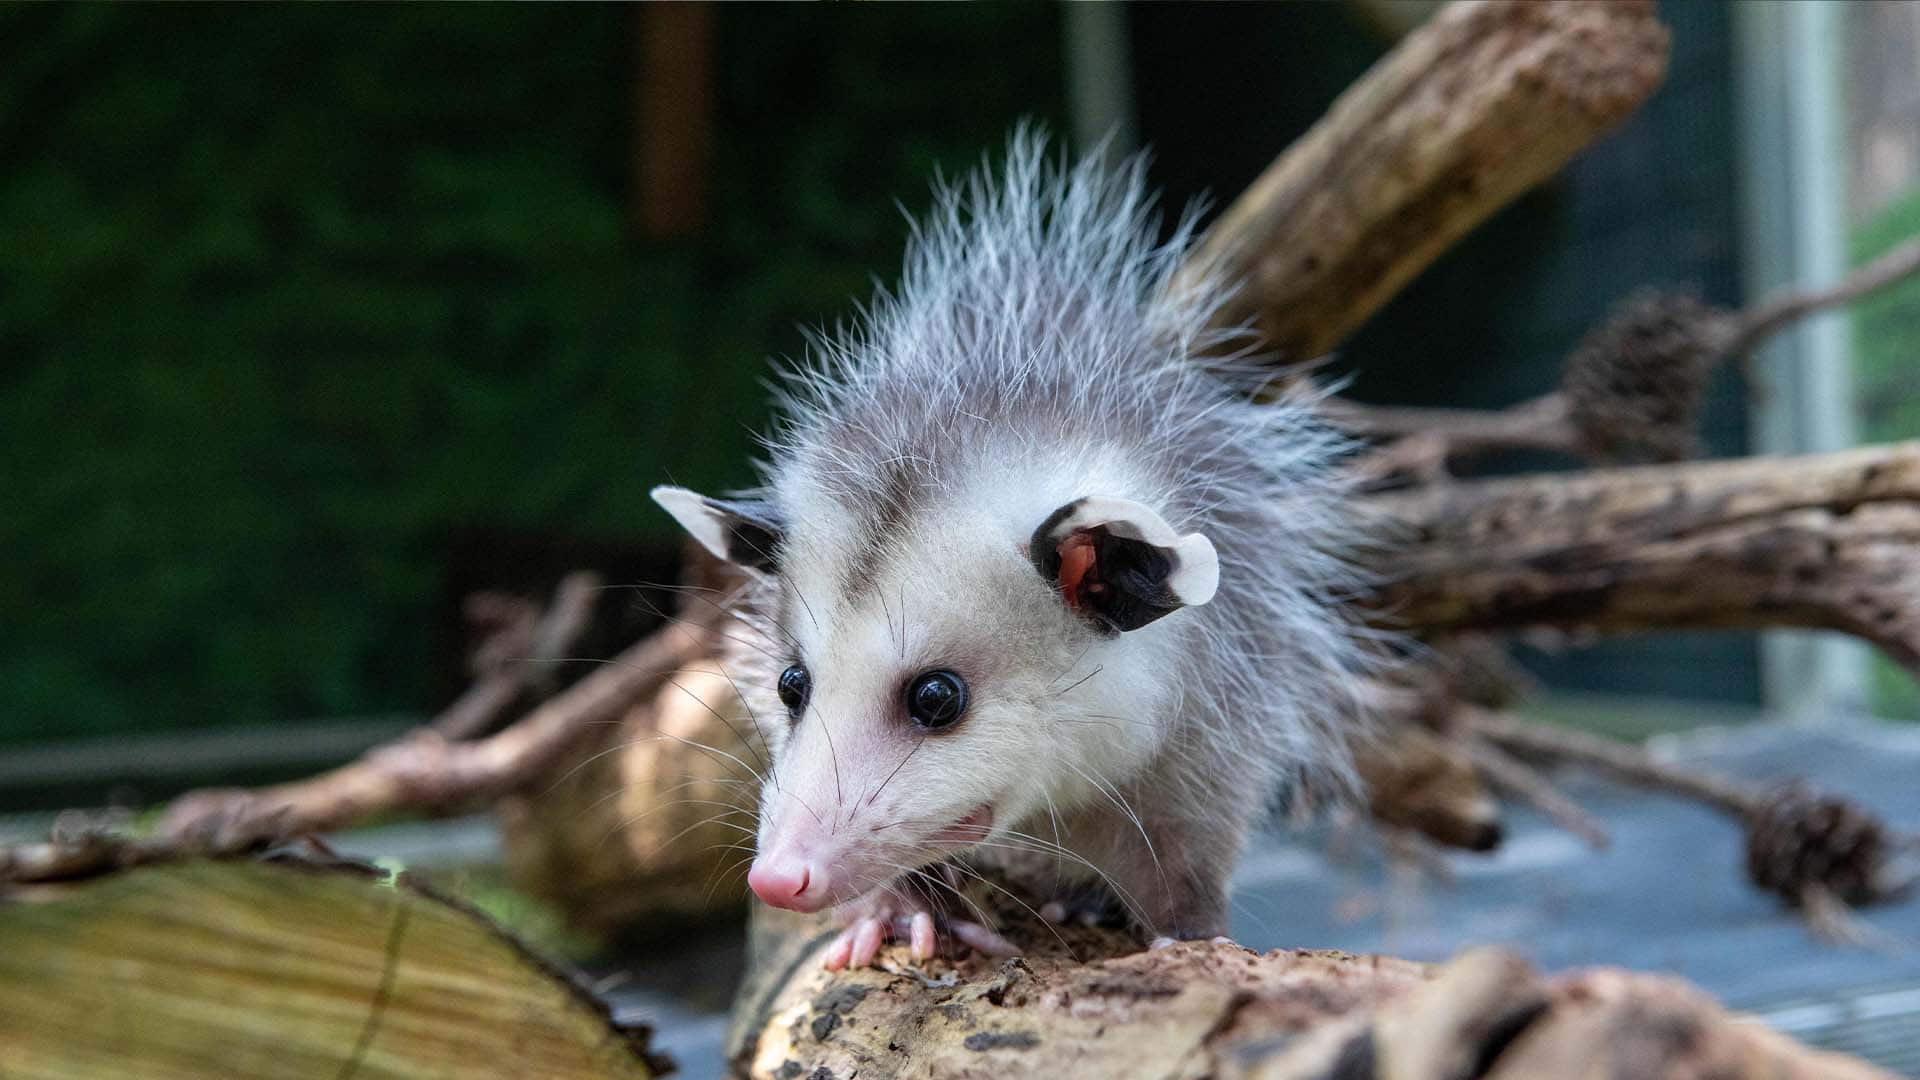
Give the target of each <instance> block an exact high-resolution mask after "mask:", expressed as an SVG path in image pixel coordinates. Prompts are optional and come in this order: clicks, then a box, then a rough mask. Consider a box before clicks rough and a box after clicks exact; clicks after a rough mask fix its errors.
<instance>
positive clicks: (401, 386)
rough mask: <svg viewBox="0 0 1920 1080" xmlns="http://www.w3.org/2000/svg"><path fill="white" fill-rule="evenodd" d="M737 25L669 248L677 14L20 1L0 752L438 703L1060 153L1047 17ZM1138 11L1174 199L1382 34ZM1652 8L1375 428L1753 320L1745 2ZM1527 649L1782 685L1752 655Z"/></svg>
mask: <svg viewBox="0 0 1920 1080" xmlns="http://www.w3.org/2000/svg"><path fill="white" fill-rule="evenodd" d="M714 18H715V23H714V37H713V47H712V48H713V52H712V55H713V65H712V78H711V94H712V102H713V112H712V127H711V131H712V137H713V142H712V156H711V160H710V167H709V168H708V170H707V172H706V180H705V187H704V190H703V196H704V199H705V206H706V210H705V212H704V214H703V215H701V216H700V218H699V220H698V222H696V227H694V228H691V229H688V230H685V231H682V232H680V233H678V234H677V235H674V236H672V237H671V238H662V237H661V236H659V235H657V234H654V233H650V232H649V230H648V229H646V228H643V227H641V226H640V225H638V224H636V206H637V205H638V204H639V202H641V201H642V200H643V196H644V195H645V192H644V191H641V190H638V188H639V186H640V183H641V181H640V179H639V177H640V176H641V175H642V174H643V172H642V169H641V167H640V165H639V161H640V159H641V158H642V157H643V156H644V153H645V152H646V142H647V136H648V132H647V131H646V130H645V129H644V125H642V123H641V122H640V120H639V117H640V116H641V115H643V113H644V106H643V104H642V99H643V96H644V94H645V93H646V92H647V91H646V87H647V85H648V83H647V76H648V74H649V73H648V71H647V70H646V64H645V63H643V62H642V58H643V56H644V55H645V54H644V52H643V49H642V47H641V43H642V39H643V34H644V33H645V28H644V22H645V16H644V13H643V9H634V8H620V7H604V6H592V5H566V6H546V5H539V6H534V5H488V6H476V7H440V6H382V7H360V6H300V7H271V8H269V7H254V6H233V7H224V6H223V7H198V6H164V7H163V6H106V5H92V6H57V5H31V6H29V5H19V6H6V7H0V165H3V166H4V167H3V168H0V364H3V365H4V366H3V367H0V500H3V505H0V565H4V567H5V569H4V571H0V635H3V638H0V743H4V742H13V743H20V742H39V741H43V740H50V739H57V738H64V737H69V736H78V735H109V734H117V733H125V732H136V731H146V732H155V731H160V732H178V731H183V730H188V729H199V728H219V729H230V728H244V727H249V726H260V725H287V724H295V723H300V722H305V721H310V720H315V719H321V718H339V717H355V716H377V715H387V714H401V715H418V714H422V713H426V712H430V711H432V710H434V709H436V708H438V707H439V706H441V705H443V704H444V703H445V702H446V701H448V700H449V699H450V698H451V697H452V696H453V695H454V694H455V693H456V692H457V690H458V689H459V687H460V686H461V684H462V680H463V678H464V675H463V670H462V663H461V657H462V651H463V648H464V647H465V645H466V641H465V634H464V631H463V629H462V626H461V622H460V619H459V616H458V610H459V609H458V605H459V601H460V599H461V598H462V597H463V596H465V595H466V594H468V593H469V592H471V591H473V590H474V589H477V588H483V587H498V588H506V589H509V590H514V591H519V592H524V593H527V594H529V595H542V594H544V592H545V591H546V590H547V589H548V588H549V587H550V586H551V584H552V583H553V581H555V580H556V579H557V578H558V576H559V575H560V574H561V573H563V572H564V571H566V570H568V569H571V568H574V567H576V566H582V565H590V566H595V567H598V568H600V569H602V570H603V571H605V572H606V573H607V574H608V575H609V577H610V579H611V580H613V581H616V582H620V583H635V582H642V581H648V580H659V579H662V578H668V577H671V574H672V568H673V565H674V560H675V553H676V550H677V548H676V546H675V544H676V539H675V537H674V535H673V534H672V532H671V529H670V523H669V522H668V521H667V519H666V518H665V515H663V514H660V513H658V512H657V511H656V510H655V508H654V507H653V506H652V504H651V503H650V502H649V501H648V500H647V498H646V492H647V489H648V488H649V487H651V486H652V485H653V484H655V483H658V482H660V481H662V480H667V479H671V480H673V481H676V482H681V483H685V484H689V485H692V486H696V487H700V488H703V489H723V488H726V487H728V486H732V485H738V484H742V483H745V482H747V481H748V480H749V478H750V471H749V464H748V463H749V459H750V456H751V454H752V452H753V443H752V439H751V436H750V432H751V430H753V429H755V428H757V427H759V426H760V425H761V424H762V422H763V420H764V418H765V410H764V406H763V404H762V402H763V397H764V393H763V390H762V388H761V385H760V379H761V378H762V375H763V373H764V371H765V361H766V359H767V358H768V357H772V356H789V357H791V356H797V355H800V354H801V353H802V352H803V351H804V344H803V337H802V334H801V328H802V327H803V326H808V325H812V326H823V325H829V324H831V323H832V322H833V321H835V320H836V319H839V318H843V317H847V316H849V315H851V314H852V313H853V312H854V310H855V307H854V305H855V304H856V303H857V301H858V300H859V299H860V298H862V297H864V296H866V295H868V294H869V293H870V292H871V290H872V286H873V283H874V281H875V280H881V281H885V280H888V279H891V278H892V276H893V275H894V273H895V267H896V266H897V263H898V260H899V255H900V251H901V246H902V243H903V241H904V238H905V233H906V215H907V214H910V213H912V212H913V211H915V210H916V209H917V208H919V207H922V206H924V205H925V204H926V202H927V200H928V191H929V181H930V179H931V178H932V177H934V176H935V175H936V174H937V173H944V174H945V175H948V176H952V175H954V174H956V173H959V172H963V171H965V170H966V169H968V168H970V167H971V166H972V165H973V164H974V163H975V162H976V161H977V160H979V158H980V157H981V156H982V155H983V154H986V153H990V152H992V151H993V150H995V148H997V147H999V146H1000V145H1002V143H1003V140H1004V138H1005V135H1006V133H1007V131H1008V130H1009V129H1010V128H1011V127H1012V126H1013V125H1014V124H1015V123H1016V122H1017V121H1019V120H1021V119H1023V118H1031V119H1037V120H1039V121H1041V122H1043V123H1046V124H1048V125H1049V126H1050V127H1052V128H1053V130H1055V131H1056V132H1060V133H1062V134H1064V133H1065V132H1066V129H1067V122H1066V102H1065V91H1064V89H1063V87H1064V84H1065V77H1064V61H1063V57H1064V55H1065V51H1064V47H1063V20H1064V15H1063V10H1062V9H1061V8H1059V7H1055V6H1042V5H1011V4H985V5H969V6H966V7H959V6H917V5H881V6H864V5H863V6H858V7H851V6H849V7H836V6H807V7H800V6H791V7H788V6H781V7H758V6H753V7H741V6H729V5H721V6H719V7H718V8H717V9H715V13H714ZM1127 18H1128V22H1129V27H1128V29H1129V31H1130V35H1131V41H1132V46H1131V48H1132V63H1133V70H1134V77H1133V83H1132V91H1133V98H1134V102H1135V106H1136V110H1137V116H1138V121H1139V131H1140V135H1141V141H1142V142H1143V143H1144V144H1146V145H1147V146H1149V147H1151V148H1152V149H1153V151H1154V153H1155V157H1154V164H1153V168H1152V173H1153V177H1154V179H1155V181H1156V183H1158V184H1159V185H1160V186H1161V187H1162V188H1163V189H1164V190H1165V192H1166V201H1167V203H1168V205H1170V206H1175V207H1177V206H1179V205H1182V204H1184V203H1186V202H1187V201H1188V200H1191V199H1195V198H1205V199H1208V200H1209V201H1210V202H1211V204H1212V205H1214V206H1216V207H1217V206H1219V205H1222V204H1224V203H1225V202H1226V201H1227V200H1229V199H1230V198H1231V197H1232V196H1233V195H1234V194H1235V193H1237V192H1238V191H1239V190H1240V188H1241V187H1242V186H1244V185H1245V184H1246V182H1248V181H1249V180H1251V179H1252V178H1253V177H1254V176H1255V175H1256V174H1257V173H1258V172H1259V170H1260V169H1261V168H1262V167H1263V166H1264V165H1265V164H1266V163H1267V162H1268V161H1269V160H1271V158H1272V156H1273V155H1274V154H1275V153H1276V152H1277V151H1278V150H1279V149H1280V148H1282V147H1283V146H1284V145H1285V144H1286V143H1287V142H1288V141H1289V140H1290V139H1291V138H1292V137H1294V136H1295V135H1297V134H1298V133H1299V132H1300V131H1301V130H1303V129H1304V128H1305V127H1306V126H1307V125H1308V124H1310V123H1311V122H1312V121H1313V120H1314V119H1316V118H1317V117H1318V116H1319V115H1320V113H1321V112H1322V111H1323V110H1324V109H1325V107H1326V105H1327V104H1328V103H1329V102H1330V101H1331V100H1332V99H1333V97H1334V96H1335V95H1336V94H1337V93H1338V92H1339V91H1340V90H1341V89H1343V88H1344V87H1345V86H1347V85H1348V84H1349V83H1350V82H1351V81H1352V80H1353V79H1354V78H1355V77H1356V76H1358V75H1359V73H1360V72H1362V71H1363V70H1364V69H1365V67H1366V66H1367V65H1368V64H1369V63H1371V62H1372V60H1373V59H1374V58H1376V57H1377V56H1378V55H1379V54H1380V53H1381V52H1383V51H1384V50H1385V49H1386V48H1387V47H1388V45H1389V38H1388V37H1387V35H1385V34H1384V33H1383V32H1382V31H1381V30H1380V29H1379V28H1378V27H1376V26H1374V25H1372V24H1370V23H1368V22H1367V21H1366V20H1365V19H1364V18H1362V17H1361V16H1360V15H1359V14H1356V9H1355V8H1354V7H1353V6H1351V5H1347V4H1288V5H1275V6H1265V5H1204V6H1187V5H1179V6H1151V5H1150V6H1142V7H1136V8H1133V9H1130V10H1129V12H1128V15H1127ZM1663 18H1664V19H1665V20H1666V21H1667V22H1668V23H1669V25H1670V26H1671V27H1672V29H1673V31H1674V56H1673V63H1672V66H1671V72H1670V75H1669V77H1668V80H1667V83H1666V85H1665V87H1664V88H1663V89H1662V90H1661V91H1660V93H1659V94H1658V96H1657V97H1656V98H1655V99H1654V100H1653V102H1652V103H1651V104H1650V105H1649V106H1648V107H1647V108H1646V109H1645V110H1644V111H1642V112H1641V113H1640V114H1639V115H1638V116H1637V117H1635V118H1634V119H1633V120H1632V121H1631V122H1630V123H1629V124H1628V125H1627V126H1626V127H1625V128H1623V129H1622V130H1621V131H1620V132H1619V133H1617V134H1616V135H1614V136H1613V137H1611V138H1609V139H1607V140H1606V141H1604V142H1602V143H1600V144H1599V145H1597V146H1596V147H1594V148H1593V149H1592V150H1590V151H1589V152H1587V153H1586V154H1584V155H1583V156H1582V157H1581V158H1580V159H1579V160H1578V161H1577V162H1576V163H1575V165H1574V166H1573V167H1572V168H1571V169H1570V170H1568V172H1567V173H1566V174H1565V175H1563V176H1562V177H1560V178H1557V179H1556V180H1554V181H1552V182H1550V183H1549V184H1547V185H1545V186H1544V187H1543V188H1541V189H1540V190H1538V191H1536V192H1534V193H1532V194H1530V195H1528V196H1526V197H1525V198H1523V199H1521V200H1520V201H1519V202H1518V203H1516V204H1515V205H1514V206H1513V207H1511V208H1509V209H1508V210H1507V211H1506V212H1504V213H1502V214H1501V215H1500V216H1498V217H1497V218H1496V219H1495V220H1493V221H1492V222H1490V223H1489V224H1487V225H1486V226H1485V227H1483V228H1482V229H1481V230H1480V231H1479V232H1478V233H1476V234H1475V235H1474V236H1473V237H1471V238H1470V239H1469V240H1468V241H1467V242H1466V243H1464V244H1462V245H1461V246H1460V247H1459V248H1458V249H1457V250H1455V251H1454V252H1452V253H1450V254H1449V255H1448V256H1446V257H1445V258H1444V259H1443V260H1442V261H1441V262H1440V263H1439V264H1438V265H1436V266H1435V267H1434V268H1433V269H1432V270H1430V271H1429V272H1428V273H1427V274H1425V275H1424V276H1423V277H1421V278H1420V279H1419V280H1417V281H1416V282H1414V283H1413V285H1412V286H1411V287H1410V288H1409V289H1408V290H1407V291H1406V292H1405V293H1404V294H1403V295H1402V296H1401V297H1399V298H1398V299H1396V300H1395V301H1394V302H1393V303H1392V304H1391V305H1390V306H1389V308H1388V309H1387V310H1386V311H1385V312H1384V313H1383V314H1382V315H1381V316H1380V317H1379V318H1377V319H1376V320H1375V322H1374V323H1373V324H1372V325H1370V326H1369V327H1368V328H1366V329H1365V330H1364V331H1363V332H1362V333H1361V334H1360V335H1359V336H1358V337H1357V338H1356V339H1355V340H1354V341H1353V342H1352V343H1351V345H1350V347H1349V348H1348V349H1347V350H1345V352H1344V354H1343V356H1342V358H1341V359H1340V361H1339V363H1340V365H1341V367H1342V370H1346V371H1351V372H1353V373H1354V374H1355V379H1356V381H1355V384H1354V392H1355V393H1356V395H1357V396H1360V397H1364V398H1368V399H1371V400H1377V401H1392V402H1420V403H1437V404H1448V405H1460V406H1498V405H1503V404H1507V403H1511V402H1513V401H1517V400H1520V399H1521V398H1523V397H1525V396H1527V395H1531V394H1534V393H1538V392H1540V391H1542V390H1545V389H1548V388H1549V387H1550V386H1551V385H1552V383H1553V381H1554V379H1555V378H1556V376H1557V373H1558V368H1559V362H1560V359H1561V357H1563V356H1564V354H1565V353H1566V352H1567V351H1568V350H1569V349H1570V348H1571V347H1572V346H1573V344H1574V343H1575V342H1576V341H1577V339H1578V338H1579V336H1580V334H1581V333H1582V332H1583V331H1584V330H1585V329H1586V328H1587V327H1589V326H1590V325H1592V324H1593V323H1594V322H1595V321H1597V320H1598V319H1599V318H1601V317H1602V315H1603V314H1604V313H1605V311H1606V310H1607V308H1608V307H1609V305H1611V304H1612V303H1613V302H1615V301H1616V300H1618V299H1620V298H1621V297H1623V296H1624V295H1626V294H1627V293H1628V292H1630V291H1631V290H1632V289H1634V288H1636V287H1638V286H1640V285H1642V284H1647V283H1656V284H1691V285H1693V286H1695V287H1697V288H1699V289H1700V290H1701V292H1702V293H1703V294H1704V295H1705V296H1706V298H1707V299H1709V300H1712V301H1716V302H1721V303H1737V302H1739V301H1740V300H1741V299H1742V298H1741V297H1740V295H1739V290H1738V285H1737V277H1736V266H1737V257H1738V254H1739V253H1738V250H1737V240H1738V236H1737V232H1736V228H1735V216H1736V212H1737V205H1736V203H1737V200H1736V189H1735V177H1736V165H1737V162H1736V160H1735V154H1734V142H1733V98H1732V94H1733V89H1732V86H1733V79H1732V71H1731V68H1732V61H1731V44H1730V40H1731V39H1730V30H1729V26H1728V13H1727V9H1726V8H1725V7H1723V6H1721V5H1714V4H1670V5H1667V6H1666V7H1665V8H1663ZM1742 393H1743V391H1742V388H1741V387H1740V385H1739V384H1738V381H1737V380H1736V379H1732V378H1729V379H1727V380H1726V381H1725V382H1724V383H1723V384H1721V385H1720V386H1719V387H1718V391H1717V396H1716V399H1715V402H1714V405H1713V408H1712V410H1711V412H1710V417H1709V425H1708V426H1709V432H1708V434H1709V437H1710V444H1711V446H1712V448H1713V449H1714V450H1715V451H1716V452H1721V453H1733V452H1739V451H1740V450H1741V449H1743V447H1744V443H1745V431H1744V421H1743V417H1744V414H1745V404H1744V401H1743V398H1742ZM1496 464H1497V465H1499V466H1501V467H1516V466H1535V465H1543V464H1549V463H1545V462H1532V461H1510V462H1501V463H1496ZM1531 662H1532V663H1534V664H1535V666H1536V667H1538V668H1539V669H1540V670H1541V671H1542V672H1544V673H1546V674H1547V675H1548V676H1549V677H1550V678H1551V680H1552V682H1553V683H1554V685H1556V686H1558V687H1562V688H1570V689H1576V690H1600V691H1632V692H1636V693H1654V694H1665V695H1673V696H1681V697H1695V698H1709V699H1715V700H1720V701H1727V702H1735V703H1752V702H1755V701H1757V700H1758V694H1759V683H1758V677H1757V670H1758V669H1757V658H1756V649H1755V646H1754V643H1753V641H1752V640H1751V639H1749V638H1746V637H1742V636H1734V635H1682V636H1675V637H1668V638H1661V639H1656V640H1652V641H1644V642H1635V643H1621V644H1614V645H1607V646H1603V647H1602V648H1600V649H1597V650H1593V651H1582V652H1579V653H1574V654H1568V655H1565V656H1547V655H1535V656H1532V657H1531Z"/></svg>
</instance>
